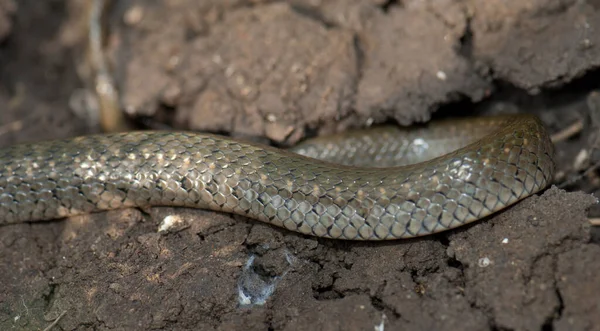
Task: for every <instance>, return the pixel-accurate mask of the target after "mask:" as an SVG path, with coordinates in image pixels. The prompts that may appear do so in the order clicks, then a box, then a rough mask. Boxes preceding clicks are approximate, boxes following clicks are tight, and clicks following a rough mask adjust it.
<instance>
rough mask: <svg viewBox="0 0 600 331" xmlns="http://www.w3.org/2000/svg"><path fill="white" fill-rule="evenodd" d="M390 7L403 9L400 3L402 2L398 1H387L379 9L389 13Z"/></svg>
mask: <svg viewBox="0 0 600 331" xmlns="http://www.w3.org/2000/svg"><path fill="white" fill-rule="evenodd" d="M390 7H399V8H402V7H404V4H403V3H402V1H399V0H388V1H386V2H384V3H383V4H382V5H381V9H383V11H384V12H387V11H389V10H390Z"/></svg>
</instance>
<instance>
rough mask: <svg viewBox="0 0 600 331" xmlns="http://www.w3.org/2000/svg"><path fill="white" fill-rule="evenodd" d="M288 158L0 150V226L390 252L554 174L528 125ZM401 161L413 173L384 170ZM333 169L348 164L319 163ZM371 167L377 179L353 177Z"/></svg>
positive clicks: (175, 149) (313, 147) (387, 133)
mask: <svg viewBox="0 0 600 331" xmlns="http://www.w3.org/2000/svg"><path fill="white" fill-rule="evenodd" d="M363 147H364V148H363ZM361 148H362V149H361ZM452 150H453V151H452ZM294 151H295V152H296V153H302V154H305V155H308V156H312V157H306V156H301V155H298V154H295V153H292V152H291V151H285V150H280V149H275V148H271V147H267V146H261V145H256V144H251V143H245V142H241V141H237V140H232V139H228V138H225V137H220V136H215V135H208V134H197V133H187V132H129V133H120V134H110V135H95V136H87V137H79V138H74V139H68V140H57V141H49V142H40V143H33V144H21V145H15V146H9V147H6V148H2V149H0V224H8V223H17V222H29V221H41V220H51V219H57V218H62V217H67V216H71V215H78V214H85V213H92V212H99V211H103V210H109V209H116V208H125V207H148V206H181V207H194V208H205V209H211V210H216V211H223V212H229V213H235V214H239V215H243V216H247V217H249V218H253V219H256V220H260V221H263V222H268V223H271V224H273V225H276V226H280V227H284V228H286V229H289V230H292V231H297V232H300V233H304V234H308V235H314V236H319V237H328V238H338V239H348V240H387V239H399V238H409V237H416V236H422V235H427V234H432V233H436V232H439V231H444V230H448V229H452V228H455V227H458V226H461V225H464V224H466V223H469V222H472V221H475V220H478V219H481V218H483V217H485V216H487V215H490V214H492V213H494V212H496V211H498V210H501V209H503V208H505V207H507V206H509V205H511V204H513V203H515V202H517V201H519V200H521V199H523V198H525V197H527V196H529V195H531V194H534V193H536V192H538V191H539V190H541V189H543V188H544V187H546V186H547V185H548V184H549V182H550V181H551V179H552V176H553V172H554V162H553V146H552V143H551V142H550V139H549V137H548V135H547V133H546V131H545V130H544V127H543V125H542V123H541V122H540V120H539V119H537V118H536V117H533V116H530V115H519V116H514V115H511V116H503V117H484V118H479V119H469V120H458V121H445V122H439V123H437V124H436V123H434V124H431V125H429V126H428V127H427V128H418V129H413V130H401V129H389V128H388V129H382V130H380V131H379V132H378V133H376V135H375V136H373V135H371V134H370V133H367V132H366V131H357V132H356V133H352V134H350V135H349V136H348V135H338V136H333V137H328V138H327V139H324V138H317V139H315V140H312V141H308V142H306V143H304V144H301V145H299V146H297V147H296V148H295V149H294ZM423 152H425V153H423ZM436 156H437V157H436ZM313 157H318V158H322V159H325V160H329V161H332V162H328V161H321V160H317V159H315V158H313ZM414 157H417V158H416V159H415V158H414ZM425 159H430V160H429V161H425ZM407 160H408V162H418V163H416V164H412V165H403V166H398V164H402V162H403V161H407ZM342 161H345V162H346V163H349V164H353V165H341V164H337V163H333V162H342ZM373 162H375V165H376V166H379V167H380V168H369V167H363V166H366V165H368V164H369V163H371V164H372V163H373Z"/></svg>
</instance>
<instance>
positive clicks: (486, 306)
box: [0, 0, 600, 331]
mask: <svg viewBox="0 0 600 331" xmlns="http://www.w3.org/2000/svg"><path fill="white" fill-rule="evenodd" d="M85 8H86V1H83V0H63V1H59V0H45V1H38V0H19V1H15V0H0V39H1V40H2V42H1V45H0V105H1V106H2V109H3V110H2V111H0V146H6V145H10V144H14V143H18V142H24V141H36V140H46V139H52V138H62V137H70V136H75V135H80V134H84V133H88V132H97V131H98V130H99V129H98V127H97V124H96V123H95V122H94V121H93V120H90V118H89V117H86V116H85V115H81V114H82V112H81V110H82V108H83V109H84V110H85V109H86V107H91V108H93V102H92V103H90V102H89V100H88V101H85V100H87V99H85V98H83V99H82V98H81V96H85V95H86V88H89V84H88V82H87V81H86V80H85V77H86V68H85V66H84V65H82V58H84V52H83V47H82V45H83V43H84V41H85V37H86V32H85V23H86V20H85V16H83V14H84V10H85ZM108 17H109V19H108V26H109V32H108V33H109V34H108V36H109V37H108V42H107V44H106V49H107V54H109V56H110V59H111V61H112V64H113V71H114V77H115V79H116V82H117V86H118V88H119V90H120V91H121V103H122V105H121V106H122V108H123V109H124V111H126V113H127V114H128V116H129V117H130V118H131V119H132V122H134V123H136V124H137V125H138V126H140V127H152V128H156V127H159V128H162V127H168V128H174V129H193V130H202V131H211V132H218V133H223V134H229V135H232V136H243V137H247V138H252V139H256V140H260V141H263V142H269V143H272V144H273V145H276V146H283V147H285V146H289V145H292V144H294V143H295V142H297V141H299V140H301V139H303V138H305V137H308V136H315V135H320V134H326V133H330V132H337V131H342V130H346V129H351V128H354V127H364V126H366V125H375V124H379V123H383V122H388V123H398V124H400V125H410V124H412V123H418V122H424V121H428V120H430V119H432V118H434V119H435V118H437V117H444V116H450V115H481V114H491V113H507V112H531V113H535V114H537V115H539V116H540V117H541V118H542V120H543V121H544V122H545V123H546V125H547V127H548V129H549V130H550V131H551V132H552V133H553V134H556V133H560V132H564V131H565V129H568V128H569V127H570V126H572V124H573V123H577V122H578V121H579V122H581V123H582V128H581V130H578V131H577V133H576V134H574V135H572V136H570V137H569V138H567V139H561V140H560V141H559V142H557V143H556V149H557V156H556V158H557V163H558V165H557V170H558V172H557V176H556V185H561V187H562V188H564V189H559V188H557V187H556V186H553V187H551V188H549V189H548V190H546V191H545V192H542V193H540V194H538V195H536V196H533V197H530V198H528V199H525V200H524V201H522V202H520V203H518V204H517V205H515V206H514V207H511V208H509V209H507V210H506V211H504V212H501V213H498V214H497V215H495V216H494V217H490V218H488V219H486V220H483V221H480V222H476V223H474V224H472V225H469V226H466V227H464V228H460V229H458V230H455V231H449V232H445V233H441V234H438V235H434V236H430V237H424V238H421V239H417V240H407V241H396V242H385V243H356V242H343V241H335V240H325V239H316V238H312V237H306V236H303V235H299V234H295V233H291V232H289V231H286V230H282V229H278V228H274V227H271V226H268V225H264V224H260V223H259V222H255V221H252V220H248V219H245V218H242V217H237V216H233V217H232V216H230V215H226V214H220V213H215V212H209V211H203V210H189V209H174V208H152V209H150V210H143V211H141V210H137V209H130V210H117V211H112V212H106V213H101V214H94V215H87V216H81V217H73V218H70V219H66V220H60V221H55V222H45V223H37V224H18V225H11V226H3V227H0V284H1V285H2V286H0V329H1V330H45V328H48V329H49V330H149V329H152V330H213V329H217V330H373V329H375V330H544V331H547V330H600V304H599V303H600V301H599V299H598V293H600V272H598V271H600V259H598V257H599V256H600V246H599V245H598V243H599V242H600V240H599V239H598V237H600V236H598V234H597V233H596V232H597V230H596V229H595V228H593V227H591V226H590V225H589V221H588V219H589V218H590V217H598V216H600V208H599V207H598V201H597V199H596V198H595V197H594V195H593V194H594V193H596V191H597V190H598V188H599V187H600V180H599V179H598V178H599V177H598V176H597V174H596V173H595V172H594V171H589V172H588V173H585V175H584V176H583V177H577V175H579V174H582V173H583V172H584V171H585V169H587V168H589V167H590V166H591V165H593V164H594V163H595V162H598V161H599V160H598V157H600V154H598V152H597V148H598V144H597V139H598V138H597V132H598V128H599V126H597V124H598V123H600V122H599V121H598V120H597V118H600V116H598V113H599V110H600V101H599V100H600V99H599V98H600V97H599V96H598V95H599V94H598V92H595V91H596V89H598V88H600V70H599V67H600V3H599V2H598V1H595V0H587V1H586V0H525V1H521V0H508V1H507V0H463V1H459V0H425V1H423V0H405V1H382V0H351V1H347V0H290V1H269V0H227V1H223V0H205V1H197V0H159V1H142V0H121V1H116V2H114V3H113V6H112V7H111V8H110V10H109V15H108ZM82 100H83V101H82ZM92 101H93V100H92ZM586 155H587V157H585V156H586ZM565 183H566V184H565ZM596 194H597V193H596ZM165 219H176V220H181V223H179V225H178V226H176V227H172V228H171V230H170V231H167V232H159V231H158V229H159V226H160V224H161V223H162V222H163V221H164V220H165Z"/></svg>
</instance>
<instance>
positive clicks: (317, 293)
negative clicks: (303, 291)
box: [313, 284, 345, 301]
mask: <svg viewBox="0 0 600 331" xmlns="http://www.w3.org/2000/svg"><path fill="white" fill-rule="evenodd" d="M344 296H345V295H344V294H342V293H340V292H338V291H335V290H334V289H333V284H332V285H328V286H325V287H321V288H316V289H313V298H315V300H317V301H324V300H334V299H342V298H344Z"/></svg>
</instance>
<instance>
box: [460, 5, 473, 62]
mask: <svg viewBox="0 0 600 331" xmlns="http://www.w3.org/2000/svg"><path fill="white" fill-rule="evenodd" d="M459 43H460V46H459V49H458V55H460V56H462V57H463V58H465V59H467V60H469V62H470V63H472V59H473V27H472V18H471V17H469V16H467V18H466V22H465V31H464V33H463V35H462V36H461V37H460V39H459Z"/></svg>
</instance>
